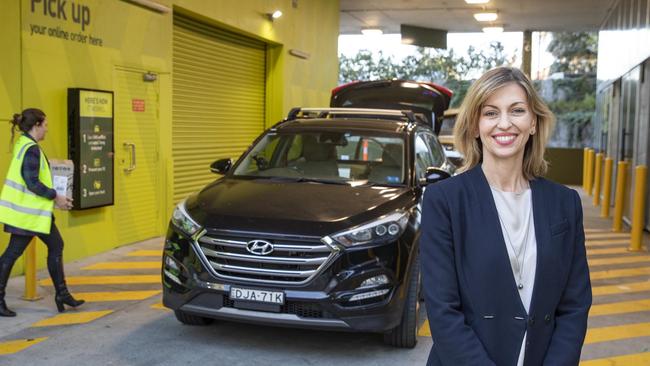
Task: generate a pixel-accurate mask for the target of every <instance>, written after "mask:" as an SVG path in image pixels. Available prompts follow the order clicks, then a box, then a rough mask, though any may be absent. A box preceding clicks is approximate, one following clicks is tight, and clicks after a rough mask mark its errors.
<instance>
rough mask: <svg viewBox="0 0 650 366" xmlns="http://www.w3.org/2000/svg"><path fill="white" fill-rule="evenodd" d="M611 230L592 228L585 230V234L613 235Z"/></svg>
mask: <svg viewBox="0 0 650 366" xmlns="http://www.w3.org/2000/svg"><path fill="white" fill-rule="evenodd" d="M611 232H612V230H611V229H592V228H585V234H590V233H611Z"/></svg>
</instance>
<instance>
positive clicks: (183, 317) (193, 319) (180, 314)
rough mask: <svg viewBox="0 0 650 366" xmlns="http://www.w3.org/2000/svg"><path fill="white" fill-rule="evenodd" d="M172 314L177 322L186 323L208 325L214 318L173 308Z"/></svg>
mask: <svg viewBox="0 0 650 366" xmlns="http://www.w3.org/2000/svg"><path fill="white" fill-rule="evenodd" d="M174 315H176V319H178V321H179V322H181V323H183V324H186V325H208V324H211V323H212V322H213V321H214V319H210V318H204V317H202V316H196V315H192V314H188V313H186V312H184V311H181V310H174Z"/></svg>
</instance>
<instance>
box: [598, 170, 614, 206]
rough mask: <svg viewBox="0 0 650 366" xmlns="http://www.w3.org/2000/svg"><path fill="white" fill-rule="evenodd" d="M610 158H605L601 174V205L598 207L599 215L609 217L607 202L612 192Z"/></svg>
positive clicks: (608, 202)
mask: <svg viewBox="0 0 650 366" xmlns="http://www.w3.org/2000/svg"><path fill="white" fill-rule="evenodd" d="M613 162H614V160H613V159H612V158H607V159H605V175H604V176H603V202H602V204H603V206H602V208H601V209H600V217H609V204H610V202H611V193H612V163H613Z"/></svg>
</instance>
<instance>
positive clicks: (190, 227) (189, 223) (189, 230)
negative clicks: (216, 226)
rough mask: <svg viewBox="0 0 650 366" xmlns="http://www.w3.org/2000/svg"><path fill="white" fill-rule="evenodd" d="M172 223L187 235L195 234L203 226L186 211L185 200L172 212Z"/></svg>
mask: <svg viewBox="0 0 650 366" xmlns="http://www.w3.org/2000/svg"><path fill="white" fill-rule="evenodd" d="M172 223H173V224H174V225H176V227H177V228H179V229H181V230H182V231H183V232H184V233H186V234H187V235H190V236H192V235H194V234H196V232H197V231H199V230H200V229H201V226H199V224H197V223H196V222H194V220H192V218H191V217H190V215H188V214H187V211H185V201H182V202H181V203H179V204H178V205H177V206H176V208H175V209H174V213H173V214H172Z"/></svg>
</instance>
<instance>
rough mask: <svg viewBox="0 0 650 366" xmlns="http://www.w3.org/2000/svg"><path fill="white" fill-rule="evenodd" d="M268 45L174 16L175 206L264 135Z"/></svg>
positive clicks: (209, 180) (211, 179)
mask: <svg viewBox="0 0 650 366" xmlns="http://www.w3.org/2000/svg"><path fill="white" fill-rule="evenodd" d="M265 84H266V44H265V43H263V42H260V41H258V40H255V39H252V38H248V37H245V36H242V35H239V34H236V33H232V32H229V31H226V30H223V29H219V28H216V27H213V26H210V25H207V24H204V23H200V22H198V21H195V20H192V19H189V18H187V17H184V16H182V15H174V42H173V103H172V108H173V111H172V113H173V116H172V118H173V124H172V138H173V142H172V154H173V158H174V202H178V201H180V200H181V199H183V198H184V197H186V196H187V195H188V194H190V193H192V192H194V191H196V190H198V189H200V188H201V187H202V186H204V185H205V184H207V183H209V182H211V181H213V180H214V179H215V178H216V176H215V175H214V174H213V173H210V170H209V165H210V163H212V162H213V161H215V160H217V159H221V158H232V159H233V161H234V159H236V158H237V157H239V155H241V154H242V153H243V152H244V150H245V149H246V147H248V146H249V145H250V144H251V142H253V140H254V139H255V138H256V137H257V136H258V135H259V134H260V133H261V132H262V131H263V130H264V116H265V89H266V85H265Z"/></svg>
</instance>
